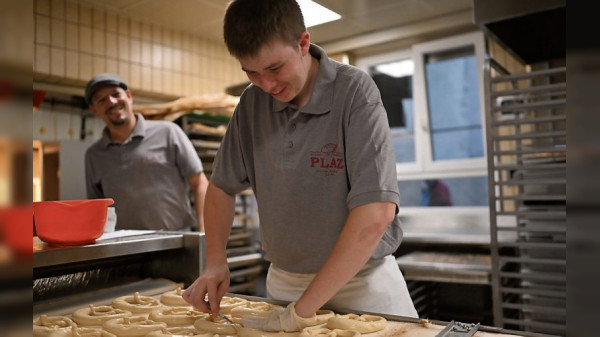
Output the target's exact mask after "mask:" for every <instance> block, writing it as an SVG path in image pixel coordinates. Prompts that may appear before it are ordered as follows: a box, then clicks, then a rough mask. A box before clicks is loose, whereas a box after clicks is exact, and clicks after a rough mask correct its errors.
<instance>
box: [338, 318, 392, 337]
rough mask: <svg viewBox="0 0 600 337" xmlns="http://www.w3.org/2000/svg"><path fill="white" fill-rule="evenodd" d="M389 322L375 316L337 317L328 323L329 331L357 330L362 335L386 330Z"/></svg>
mask: <svg viewBox="0 0 600 337" xmlns="http://www.w3.org/2000/svg"><path fill="white" fill-rule="evenodd" d="M386 326H387V321H386V319H385V318H383V317H381V316H375V315H366V314H365V315H360V316H359V315H356V314H348V315H335V317H332V318H330V319H329V320H328V321H327V327H328V328H329V329H332V330H333V329H341V330H355V331H358V332H360V333H371V332H375V331H380V330H383V329H385V327H386Z"/></svg>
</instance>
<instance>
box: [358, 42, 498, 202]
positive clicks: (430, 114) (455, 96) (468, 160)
mask: <svg viewBox="0 0 600 337" xmlns="http://www.w3.org/2000/svg"><path fill="white" fill-rule="evenodd" d="M484 57H485V52H484V37H483V34H482V33H481V32H476V33H470V34H464V35H459V36H455V37H451V38H446V39H441V40H436V41H431V42H426V43H421V44H415V45H413V46H412V48H411V49H410V50H402V51H396V52H392V53H386V54H380V55H376V56H369V57H364V58H360V59H358V60H357V66H358V67H360V68H362V69H363V70H365V71H367V72H368V73H369V74H370V75H371V76H372V77H373V80H374V81H375V83H376V84H377V86H378V88H379V90H380V92H381V97H382V100H383V104H384V106H385V108H386V111H387V113H388V121H389V124H390V132H391V135H392V139H393V142H394V154H395V157H396V167H397V173H398V181H399V183H398V186H399V188H400V194H401V198H402V204H403V205H405V206H409V207H410V206H414V207H419V206H427V207H439V206H454V207H460V206H465V207H470V206H487V204H488V190H487V188H488V187H487V169H486V158H485V155H486V153H485V152H486V148H485V128H484V111H483V110H484V109H483V107H484V89H483V60H484ZM440 191H444V195H446V196H445V197H441V199H439V198H440V197H439V196H437V195H435V193H437V192H440ZM440 193H441V192H440ZM446 199H448V200H446Z"/></svg>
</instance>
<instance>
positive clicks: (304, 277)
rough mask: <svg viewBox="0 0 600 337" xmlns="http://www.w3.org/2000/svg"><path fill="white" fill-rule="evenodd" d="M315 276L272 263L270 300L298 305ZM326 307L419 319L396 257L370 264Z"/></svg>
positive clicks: (269, 282) (268, 283) (269, 276)
mask: <svg viewBox="0 0 600 337" xmlns="http://www.w3.org/2000/svg"><path fill="white" fill-rule="evenodd" d="M314 277H315V274H298V273H290V272H287V271H285V270H282V269H280V268H278V267H277V266H275V265H273V264H271V266H270V267H269V272H268V274H267V297H269V298H273V299H277V300H282V301H289V302H295V301H298V299H299V298H300V296H301V295H302V293H303V292H304V290H305V289H306V288H307V287H308V285H309V284H310V282H311V281H312V279H313V278H314ZM326 306H328V307H332V308H341V309H348V310H358V311H367V312H373V313H382V314H389V315H396V316H405V317H415V318H417V317H418V314H417V310H415V306H414V305H413V302H412V299H411V298H410V294H409V293H408V288H407V287H406V282H405V281H404V276H402V272H401V271H400V268H399V267H398V264H397V263H396V260H395V258H394V256H392V255H388V256H386V257H385V258H383V259H381V260H376V261H369V262H368V263H367V264H365V266H364V267H363V268H362V269H361V270H360V271H359V272H358V274H357V275H356V276H355V277H354V278H353V279H351V280H350V281H349V282H348V283H347V284H346V285H345V286H344V287H343V288H342V289H341V290H340V291H339V292H338V293H337V294H336V295H335V296H334V297H333V298H332V299H331V300H329V302H327V304H326Z"/></svg>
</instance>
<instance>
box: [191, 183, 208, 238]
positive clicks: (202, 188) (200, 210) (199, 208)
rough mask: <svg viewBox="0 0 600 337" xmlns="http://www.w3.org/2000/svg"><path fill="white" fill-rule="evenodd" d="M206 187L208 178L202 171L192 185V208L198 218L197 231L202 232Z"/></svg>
mask: <svg viewBox="0 0 600 337" xmlns="http://www.w3.org/2000/svg"><path fill="white" fill-rule="evenodd" d="M207 188H208V179H206V175H204V173H200V175H199V177H198V182H197V184H196V186H195V187H194V210H195V211H196V219H197V220H198V231H199V232H204V201H205V199H206V190H207Z"/></svg>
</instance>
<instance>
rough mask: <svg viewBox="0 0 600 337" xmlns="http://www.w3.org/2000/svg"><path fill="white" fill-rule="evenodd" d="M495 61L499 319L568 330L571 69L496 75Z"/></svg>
mask: <svg viewBox="0 0 600 337" xmlns="http://www.w3.org/2000/svg"><path fill="white" fill-rule="evenodd" d="M494 64H495V63H494V62H490V61H489V60H488V61H487V62H486V65H485V67H486V69H485V86H486V87H485V90H486V123H487V124H486V127H487V130H486V137H487V153H488V154H489V155H488V171H489V177H490V179H489V192H490V196H489V198H490V199H489V204H490V225H491V228H490V230H491V255H492V268H491V283H492V296H493V302H494V303H493V306H494V325H496V326H500V327H505V328H511V329H517V330H523V331H531V332H539V333H547V334H557V335H566V248H567V245H566V183H567V180H566V152H567V144H566V120H567V117H566V104H567V99H566V68H565V67H561V68H554V69H545V70H539V71H531V72H528V73H523V74H514V75H498V76H495V77H492V68H493V67H494ZM500 217H504V218H506V217H509V218H511V219H513V220H514V221H513V222H514V223H515V224H516V225H515V226H505V225H503V224H502V223H501V222H500V220H499V218H500ZM506 234H511V235H508V236H507V235H506Z"/></svg>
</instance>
